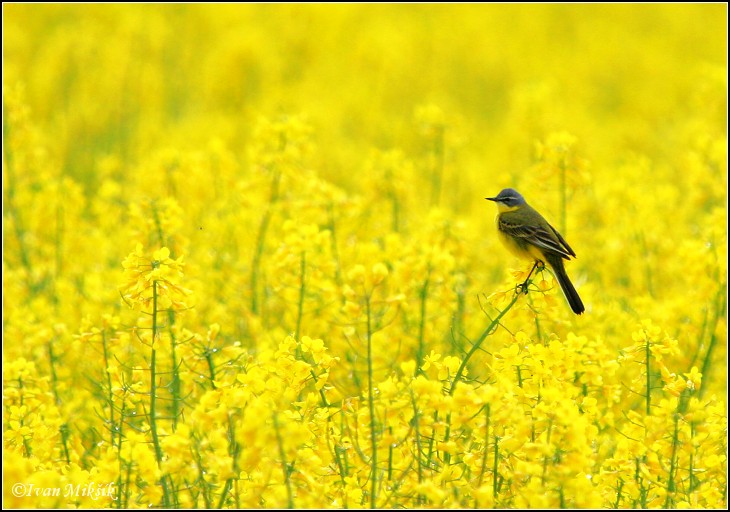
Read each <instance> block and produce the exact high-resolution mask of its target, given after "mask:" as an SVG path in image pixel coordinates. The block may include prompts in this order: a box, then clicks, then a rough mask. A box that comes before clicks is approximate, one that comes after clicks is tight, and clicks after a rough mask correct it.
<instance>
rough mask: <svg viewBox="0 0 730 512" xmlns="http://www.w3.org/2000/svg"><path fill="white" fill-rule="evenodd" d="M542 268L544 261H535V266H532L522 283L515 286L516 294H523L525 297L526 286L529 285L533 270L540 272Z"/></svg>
mask: <svg viewBox="0 0 730 512" xmlns="http://www.w3.org/2000/svg"><path fill="white" fill-rule="evenodd" d="M544 268H545V262H544V261H542V260H535V264H534V265H533V266H532V269H531V270H530V273H529V274H527V279H525V281H524V282H523V283H521V284H518V285H517V293H524V294H525V295H527V286H528V285H529V284H530V277H532V273H533V272H534V271H535V269H537V270H538V272H542V271H543V269H544Z"/></svg>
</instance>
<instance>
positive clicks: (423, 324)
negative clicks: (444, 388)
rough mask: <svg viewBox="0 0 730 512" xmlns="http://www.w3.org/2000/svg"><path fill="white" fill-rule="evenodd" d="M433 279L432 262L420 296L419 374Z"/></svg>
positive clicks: (427, 270) (417, 361)
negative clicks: (427, 307)
mask: <svg viewBox="0 0 730 512" xmlns="http://www.w3.org/2000/svg"><path fill="white" fill-rule="evenodd" d="M430 279H431V264H430V263H429V264H428V268H427V269H426V279H425V280H424V281H423V286H421V290H420V296H421V322H420V325H419V326H418V349H417V352H416V374H418V373H419V372H420V371H421V366H423V356H424V354H425V352H426V349H425V347H424V341H425V337H426V303H427V302H428V285H429V282H430Z"/></svg>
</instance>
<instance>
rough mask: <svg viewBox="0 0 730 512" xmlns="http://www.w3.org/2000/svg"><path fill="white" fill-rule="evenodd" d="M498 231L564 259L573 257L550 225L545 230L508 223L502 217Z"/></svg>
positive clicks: (566, 245)
mask: <svg viewBox="0 0 730 512" xmlns="http://www.w3.org/2000/svg"><path fill="white" fill-rule="evenodd" d="M546 224H547V222H546ZM499 229H500V230H501V231H503V232H504V233H505V234H507V235H510V236H512V237H514V238H516V239H518V240H523V241H524V242H525V243H528V244H532V245H534V246H536V247H539V248H540V249H543V250H547V251H550V252H552V253H555V254H559V255H560V256H562V257H563V258H565V259H570V257H571V256H575V253H574V252H573V249H571V248H570V247H569V246H568V244H567V243H566V242H565V240H564V239H563V237H562V236H560V234H559V233H558V232H557V231H555V229H554V228H553V227H552V226H551V225H550V224H547V228H545V227H543V226H525V225H519V224H515V223H512V222H510V220H509V219H506V218H505V216H504V215H502V216H500V218H499ZM566 249H567V250H566Z"/></svg>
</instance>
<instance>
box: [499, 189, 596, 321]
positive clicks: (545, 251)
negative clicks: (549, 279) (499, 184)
mask: <svg viewBox="0 0 730 512" xmlns="http://www.w3.org/2000/svg"><path fill="white" fill-rule="evenodd" d="M486 199H488V200H489V201H494V202H495V203H497V208H498V209H499V213H498V214H497V231H498V232H499V238H500V239H501V240H502V243H503V244H504V245H505V247H507V249H509V250H510V252H512V253H513V254H514V255H516V256H518V257H520V258H525V259H532V260H535V265H537V264H538V262H542V263H548V264H549V265H550V267H551V268H552V270H553V273H554V274H555V277H556V278H557V279H558V283H560V287H561V288H562V289H563V293H564V294H565V298H566V299H568V304H570V307H571V309H572V310H573V312H574V313H575V314H577V315H580V314H581V313H583V312H584V311H585V309H586V308H585V307H584V306H583V301H582V300H580V297H579V296H578V292H576V291H575V288H574V287H573V283H571V282H570V279H568V274H566V273H565V266H564V265H563V259H566V260H569V259H570V257H571V256H573V257H575V252H574V251H573V249H571V248H570V246H569V245H568V242H566V241H565V239H564V238H563V237H562V236H561V235H560V233H558V230H557V229H555V228H554V227H552V226H551V225H550V224H549V223H548V221H546V220H545V219H544V218H543V216H542V215H540V214H539V213H538V212H537V211H536V210H535V209H534V208H532V207H531V206H530V205H529V204H527V202H526V201H525V198H524V197H522V195H521V194H520V193H519V192H517V191H516V190H515V189H512V188H506V189H504V190H503V191H502V192H500V193H499V194H498V195H497V197H487V198H486ZM533 270H534V267H533Z"/></svg>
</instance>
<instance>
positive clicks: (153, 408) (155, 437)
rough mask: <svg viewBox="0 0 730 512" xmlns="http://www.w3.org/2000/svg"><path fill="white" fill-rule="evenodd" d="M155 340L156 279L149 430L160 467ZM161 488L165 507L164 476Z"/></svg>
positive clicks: (153, 294)
mask: <svg viewBox="0 0 730 512" xmlns="http://www.w3.org/2000/svg"><path fill="white" fill-rule="evenodd" d="M156 340H157V281H153V282H152V347H151V348H152V356H151V358H150V431H151V433H152V445H153V446H154V448H155V458H156V459H157V466H158V467H159V468H160V469H162V447H161V446H160V437H159V434H158V432H157V350H156V349H155V342H156ZM160 483H161V484H162V489H163V495H162V497H163V503H164V505H165V507H168V506H169V504H170V497H169V495H168V489H167V484H166V482H165V477H164V476H163V477H162V478H161V479H160Z"/></svg>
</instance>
